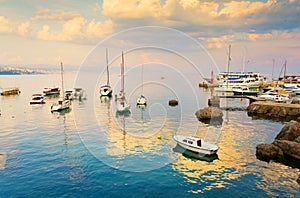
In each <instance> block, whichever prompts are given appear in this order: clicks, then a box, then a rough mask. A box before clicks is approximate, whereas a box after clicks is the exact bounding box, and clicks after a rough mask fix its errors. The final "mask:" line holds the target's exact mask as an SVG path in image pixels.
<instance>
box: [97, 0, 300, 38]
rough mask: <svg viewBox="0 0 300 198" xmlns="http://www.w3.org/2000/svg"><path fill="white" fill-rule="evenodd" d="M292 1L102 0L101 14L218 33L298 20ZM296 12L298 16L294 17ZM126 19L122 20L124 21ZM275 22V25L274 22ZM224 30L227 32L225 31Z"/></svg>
mask: <svg viewBox="0 0 300 198" xmlns="http://www.w3.org/2000/svg"><path fill="white" fill-rule="evenodd" d="M299 10H300V3H299V2H296V1H288V0H282V1H276V0H267V1H265V2H264V1H250V0H248V1H217V0H215V1H203V0H202V1H199V0H180V1H178V0H166V1H165V3H162V2H161V1H160V0H113V1H111V0H104V1H103V5H102V14H103V15H104V16H106V17H108V18H110V19H112V20H113V21H114V22H115V23H116V25H118V26H120V27H122V28H124V27H125V28H126V27H127V28H128V27H131V26H136V25H141V24H143V25H161V26H168V27H174V28H179V29H181V30H188V29H197V30H200V29H201V28H206V29H208V28H211V29H214V30H215V33H218V32H219V30H221V28H222V30H221V31H222V32H224V31H230V30H235V31H245V30H247V29H249V27H250V28H257V30H259V28H263V27H269V25H268V24H270V25H271V26H272V28H278V29H281V28H283V27H282V25H283V24H282V22H283V21H284V20H285V25H284V26H287V25H291V26H294V25H295V24H300V22H299V20H298V18H299V17H300V16H299ZM297 16H298V17H297ZM124 21H126V23H124ZM275 24H276V25H275ZM227 33H228V32H227Z"/></svg>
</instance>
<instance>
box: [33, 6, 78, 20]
mask: <svg viewBox="0 0 300 198" xmlns="http://www.w3.org/2000/svg"><path fill="white" fill-rule="evenodd" d="M78 17H81V14H80V13H79V12H65V11H63V10H57V11H55V12H52V11H51V10H50V9H48V8H41V9H39V10H38V11H37V12H36V15H35V16H34V17H32V18H31V20H33V21H35V20H50V21H68V20H72V19H74V18H78Z"/></svg>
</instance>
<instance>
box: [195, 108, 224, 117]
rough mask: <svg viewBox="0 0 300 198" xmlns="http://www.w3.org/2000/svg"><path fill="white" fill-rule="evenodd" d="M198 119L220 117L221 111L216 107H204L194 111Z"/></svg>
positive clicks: (221, 115)
mask: <svg viewBox="0 0 300 198" xmlns="http://www.w3.org/2000/svg"><path fill="white" fill-rule="evenodd" d="M195 115H196V117H197V118H198V120H207V119H213V118H216V119H222V117H223V112H222V111H221V110H220V109H219V108H216V107H205V108H204V109H200V110H198V111H197V112H196V113H195Z"/></svg>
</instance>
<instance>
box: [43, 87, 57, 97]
mask: <svg viewBox="0 0 300 198" xmlns="http://www.w3.org/2000/svg"><path fill="white" fill-rule="evenodd" d="M43 93H44V95H45V96H52V95H59V94H60V89H59V87H45V88H44V90H43Z"/></svg>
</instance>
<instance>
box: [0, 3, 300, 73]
mask: <svg viewBox="0 0 300 198" xmlns="http://www.w3.org/2000/svg"><path fill="white" fill-rule="evenodd" d="M0 4H1V6H0V43H1V45H0V65H16V66H28V65H49V67H50V66H51V65H58V64H57V62H59V60H60V59H61V58H62V59H63V60H64V62H65V64H67V65H74V66H79V65H80V64H81V63H82V62H83V61H84V60H85V58H86V57H87V56H88V54H89V53H90V51H91V50H93V49H94V48H95V46H96V45H97V44H98V43H100V42H102V41H103V40H105V39H106V40H107V39H109V38H110V37H112V36H113V35H115V34H116V33H119V32H122V31H124V30H127V29H129V28H136V27H143V26H159V27H165V28H169V29H171V30H172V29H174V31H175V30H176V31H180V32H183V33H184V34H186V36H188V37H192V38H193V39H194V40H195V42H199V43H200V44H201V45H203V47H204V48H205V49H206V50H207V52H208V53H209V54H210V55H211V58H212V59H213V60H214V62H215V64H216V65H217V66H218V67H219V68H220V70H225V68H226V65H227V55H228V54H227V51H228V45H229V44H231V46H232V53H231V57H232V65H233V66H232V67H233V68H234V69H236V70H238V69H241V68H242V67H243V65H244V66H245V65H246V68H247V69H248V70H251V71H253V70H261V71H263V72H268V71H269V72H271V70H272V64H273V60H274V63H275V72H277V73H278V72H279V71H280V69H281V67H282V65H283V63H284V61H285V60H287V67H288V72H290V73H300V69H299V68H300V1H299V0H256V1H254V0H247V1H243V0H239V1H231V0H162V1H160V0H98V1H96V0H85V1H80V0H72V1H71V0H51V1H39V0H0ZM171 30H170V31H171ZM146 33H149V32H145V35H144V37H143V33H140V34H139V37H143V38H144V40H143V39H136V40H135V38H136V34H132V35H131V36H130V35H126V37H122V41H123V42H119V43H118V45H114V46H109V45H108V46H105V47H108V48H111V49H110V50H111V51H112V53H114V52H115V53H116V54H117V53H119V54H120V52H121V51H122V50H124V51H126V50H131V49H132V46H134V47H138V46H139V45H140V46H144V44H145V42H147V45H151V40H152V39H155V36H154V37H152V36H150V37H149V36H146V35H147V34H146ZM119 34H120V33H119ZM156 36H157V35H156ZM165 36H166V35H164V34H162V35H161V37H162V38H163V37H165ZM165 38H169V39H170V40H171V42H172V43H173V44H174V43H175V44H176V42H177V40H176V39H174V40H172V36H166V37H165ZM147 39H148V40H147ZM132 42H135V44H134V45H132ZM154 43H155V41H154ZM179 45H180V42H178V45H177V46H179ZM163 47H165V48H167V47H166V45H164V46H163ZM185 47H187V46H185ZM170 48H171V46H170ZM173 50H174V48H173ZM178 51H180V50H178ZM103 52H104V51H103ZM147 53H149V52H143V53H140V54H139V56H141V60H148V61H154V60H151V58H153V56H150V55H149V54H147ZM192 53H194V55H195V56H196V54H197V52H192ZM100 57H102V58H105V55H104V54H101V55H100ZM145 57H147V58H145ZM149 59H150V60H149ZM127 60H128V59H127ZM128 61H129V62H130V60H128ZM135 64H138V63H135ZM168 64H172V60H170V63H168Z"/></svg>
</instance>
